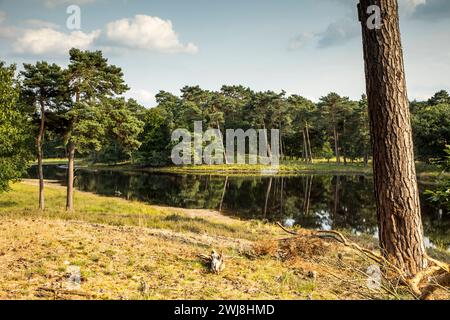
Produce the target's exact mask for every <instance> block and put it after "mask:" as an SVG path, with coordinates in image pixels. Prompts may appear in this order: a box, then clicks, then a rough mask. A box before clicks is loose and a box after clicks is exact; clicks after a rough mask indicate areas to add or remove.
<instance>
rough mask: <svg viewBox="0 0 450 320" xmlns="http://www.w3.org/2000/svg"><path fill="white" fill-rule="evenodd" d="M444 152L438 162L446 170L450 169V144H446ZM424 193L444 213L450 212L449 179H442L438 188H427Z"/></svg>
mask: <svg viewBox="0 0 450 320" xmlns="http://www.w3.org/2000/svg"><path fill="white" fill-rule="evenodd" d="M444 153H445V154H446V155H445V156H444V157H443V159H442V161H440V163H441V167H442V169H443V171H448V170H450V145H447V146H446V148H445V149H444ZM425 193H426V194H427V195H429V196H430V200H431V201H432V202H434V203H435V204H436V205H437V206H439V207H441V208H443V209H444V210H446V213H450V179H444V180H443V181H441V183H440V185H439V187H438V188H436V189H435V190H427V191H426V192H425Z"/></svg>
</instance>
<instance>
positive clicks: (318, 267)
mask: <svg viewBox="0 0 450 320" xmlns="http://www.w3.org/2000/svg"><path fill="white" fill-rule="evenodd" d="M37 195H38V187H37V185H36V182H35V181H25V182H22V183H16V184H13V185H12V189H11V191H10V192H8V193H3V194H0V253H1V254H0V299H36V298H39V299H53V298H58V299H60V298H61V299H79V298H80V296H77V295H76V294H75V295H70V293H69V294H64V293H62V294H61V295H59V296H56V297H55V295H54V294H53V293H50V294H49V293H48V292H47V291H45V290H44V291H43V290H42V288H43V287H44V288H48V287H50V288H61V286H64V281H65V278H66V268H67V266H68V265H72V266H78V267H79V268H80V272H81V275H82V283H81V288H80V291H82V292H83V293H86V294H88V295H89V297H91V298H96V299H223V300H229V299H306V298H307V297H313V298H314V299H362V298H367V297H368V295H369V296H370V297H372V298H374V299H375V298H381V299H390V298H393V297H392V296H389V295H386V293H384V292H371V291H370V290H368V289H367V288H366V287H365V283H366V281H367V279H366V278H365V277H364V276H361V273H360V271H361V270H362V271H365V270H367V267H368V266H369V265H370V264H372V262H371V261H368V260H365V259H362V258H361V257H360V256H359V255H357V254H355V252H353V251H351V250H350V249H349V248H345V247H342V246H341V245H339V244H337V243H335V242H320V243H317V242H310V241H304V242H301V241H300V242H298V244H296V245H293V246H290V245H289V246H281V245H280V242H279V241H277V240H276V239H280V238H285V237H287V235H286V234H285V233H284V232H282V231H281V230H280V229H279V228H277V227H276V226H274V225H272V224H268V223H267V224H266V223H262V222H258V221H240V220H236V219H232V218H228V217H224V216H221V215H219V214H217V213H215V212H211V211H207V210H184V209H176V208H163V207H154V206H151V205H148V204H145V203H139V202H132V201H127V200H124V199H118V198H110V197H104V196H99V195H94V194H89V193H84V192H79V191H76V192H75V211H74V212H72V213H67V212H65V210H64V202H65V189H64V188H63V187H60V186H57V185H51V184H49V185H47V186H46V189H45V196H46V198H45V199H46V207H47V209H46V210H45V211H44V212H41V211H39V210H38V209H37V198H38V197H37ZM298 232H305V235H307V234H308V233H307V231H305V230H301V229H299V230H298ZM349 237H351V239H352V240H355V241H356V239H355V237H354V236H350V235H349ZM360 240H361V241H362V242H360V243H361V244H362V245H364V246H366V247H369V248H375V246H376V244H374V243H373V239H370V241H367V242H366V241H365V240H364V239H360ZM294 243H296V242H294ZM257 248H259V249H257ZM317 248H319V249H320V250H319V249H317ZM212 249H216V250H218V251H219V252H220V251H223V252H224V254H225V256H226V268H225V270H224V271H223V272H222V273H221V274H219V275H215V274H212V273H210V272H209V271H208V269H207V267H206V266H205V265H204V264H203V263H202V262H201V260H200V259H199V255H200V254H208V253H209V252H211V250H212ZM286 250H287V251H286ZM315 250H318V251H317V253H313V252H314V251H315ZM338 253H339V254H341V255H342V256H343V258H342V257H341V258H338ZM310 255H311V256H310ZM343 263H344V264H345V265H344V266H342V264H343ZM357 270H360V271H357ZM311 271H315V272H316V273H317V279H315V280H313V279H311V278H310V277H309V276H308V274H309V273H310V272H311ZM336 275H338V276H336ZM142 283H144V284H146V285H145V288H146V289H145V290H141V287H142ZM81 298H82V297H81ZM401 298H410V296H408V295H404V296H401Z"/></svg>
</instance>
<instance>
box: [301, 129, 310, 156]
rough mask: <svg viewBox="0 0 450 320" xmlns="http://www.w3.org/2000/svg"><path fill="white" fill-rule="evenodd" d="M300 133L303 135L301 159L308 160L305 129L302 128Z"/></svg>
mask: <svg viewBox="0 0 450 320" xmlns="http://www.w3.org/2000/svg"><path fill="white" fill-rule="evenodd" d="M302 135H303V159H304V160H305V162H308V160H309V155H308V153H309V152H308V144H307V143H306V134H305V129H303V130H302Z"/></svg>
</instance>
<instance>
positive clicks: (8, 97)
mask: <svg viewBox="0 0 450 320" xmlns="http://www.w3.org/2000/svg"><path fill="white" fill-rule="evenodd" d="M14 74H15V67H14V66H6V65H5V64H4V63H3V62H0V192H1V191H5V190H7V189H8V187H9V182H10V181H11V180H16V179H18V178H20V177H21V176H22V175H23V174H24V172H25V169H26V167H27V163H28V161H29V160H30V157H31V155H30V153H29V151H28V150H29V147H30V138H31V137H30V126H29V123H28V119H27V117H26V110H25V108H24V107H23V106H22V105H21V104H20V101H19V97H20V88H19V86H18V83H17V81H16V79H15V78H14Z"/></svg>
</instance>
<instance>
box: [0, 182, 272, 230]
mask: <svg viewBox="0 0 450 320" xmlns="http://www.w3.org/2000/svg"><path fill="white" fill-rule="evenodd" d="M65 192H66V190H65V188H63V187H60V186H56V185H55V186H48V187H47V188H46V189H45V202H46V208H47V209H46V210H45V212H44V213H41V212H39V211H38V210H37V187H36V186H34V185H31V184H30V183H16V184H14V185H12V190H11V191H10V192H8V193H5V194H0V215H3V216H25V217H30V216H42V215H44V216H45V217H47V218H59V219H67V220H81V221H86V222H90V223H102V224H110V225H116V226H126V225H128V226H140V227H147V228H156V229H170V230H173V231H176V232H195V233H200V234H201V233H205V234H207V233H210V234H216V235H220V236H230V237H237V238H242V239H255V237H257V235H258V234H264V233H266V232H267V228H266V227H264V226H263V224H262V223H260V222H257V221H250V222H245V223H244V222H241V221H239V220H234V219H226V218H225V217H222V216H219V215H217V216H216V217H214V216H209V217H208V219H206V218H202V217H201V216H188V215H186V214H185V211H184V210H183V209H176V208H159V207H158V208H155V207H152V206H150V205H148V204H145V203H142V202H137V201H127V200H124V199H119V198H113V197H105V196H98V195H94V194H90V193H85V192H78V191H76V192H75V198H74V203H75V208H76V210H75V211H74V212H72V213H67V212H66V211H65Z"/></svg>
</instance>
